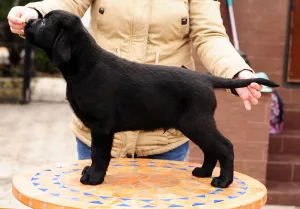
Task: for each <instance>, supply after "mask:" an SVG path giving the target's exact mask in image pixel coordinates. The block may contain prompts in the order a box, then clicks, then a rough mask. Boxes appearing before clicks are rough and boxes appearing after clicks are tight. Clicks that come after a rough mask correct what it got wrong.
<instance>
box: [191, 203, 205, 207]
mask: <svg viewBox="0 0 300 209" xmlns="http://www.w3.org/2000/svg"><path fill="white" fill-rule="evenodd" d="M199 205H205V203H202V202H195V203H193V204H192V206H199Z"/></svg>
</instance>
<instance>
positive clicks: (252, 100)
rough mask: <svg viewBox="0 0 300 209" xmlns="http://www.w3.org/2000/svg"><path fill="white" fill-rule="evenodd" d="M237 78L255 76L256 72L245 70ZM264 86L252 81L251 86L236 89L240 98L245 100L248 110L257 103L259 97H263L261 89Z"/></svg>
mask: <svg viewBox="0 0 300 209" xmlns="http://www.w3.org/2000/svg"><path fill="white" fill-rule="evenodd" d="M235 78H237V79H248V78H255V75H254V73H252V72H251V71H249V70H243V71H241V72H239V73H238V74H237V76H236V77H235ZM261 89H262V86H261V85H259V84H257V83H251V84H250V85H249V86H247V87H244V88H237V89H235V90H236V92H237V93H238V95H239V96H240V98H241V99H242V100H243V101H244V105H245V108H246V110H248V111H250V110H251V105H257V104H258V99H259V98H260V97H261V93H260V90H261Z"/></svg>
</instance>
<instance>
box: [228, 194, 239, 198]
mask: <svg viewBox="0 0 300 209" xmlns="http://www.w3.org/2000/svg"><path fill="white" fill-rule="evenodd" d="M228 198H229V199H235V198H237V196H234V195H232V196H228Z"/></svg>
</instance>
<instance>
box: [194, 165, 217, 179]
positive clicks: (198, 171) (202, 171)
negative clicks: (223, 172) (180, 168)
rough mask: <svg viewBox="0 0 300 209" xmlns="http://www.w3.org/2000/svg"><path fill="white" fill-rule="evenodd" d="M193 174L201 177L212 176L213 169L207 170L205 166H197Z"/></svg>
mask: <svg viewBox="0 0 300 209" xmlns="http://www.w3.org/2000/svg"><path fill="white" fill-rule="evenodd" d="M192 174H193V176H196V177H201V178H205V177H211V175H212V172H211V171H207V170H205V169H203V168H198V167H197V168H195V169H194V170H193V172H192Z"/></svg>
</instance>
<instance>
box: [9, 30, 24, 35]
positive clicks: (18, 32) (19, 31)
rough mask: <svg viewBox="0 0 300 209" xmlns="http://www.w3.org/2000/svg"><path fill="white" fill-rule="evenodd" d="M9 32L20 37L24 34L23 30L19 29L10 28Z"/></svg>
mask: <svg viewBox="0 0 300 209" xmlns="http://www.w3.org/2000/svg"><path fill="white" fill-rule="evenodd" d="M10 31H11V32H12V33H15V34H20V35H22V34H24V30H20V29H14V28H10Z"/></svg>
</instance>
